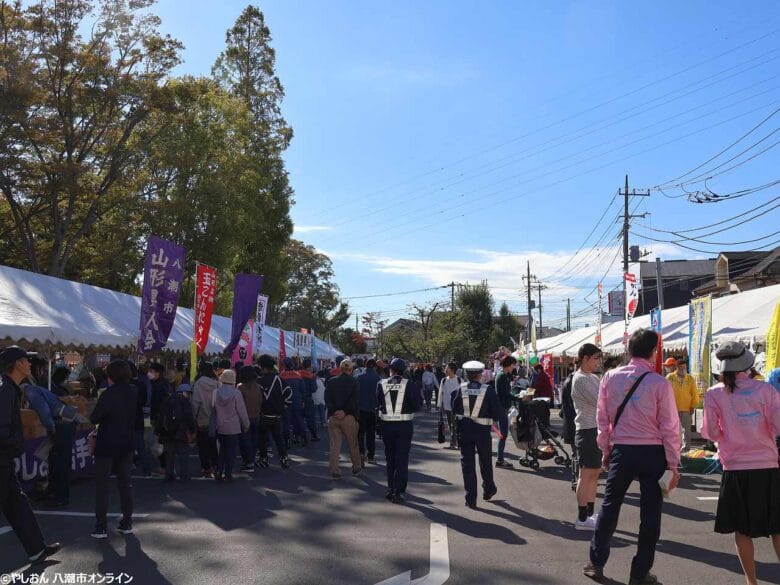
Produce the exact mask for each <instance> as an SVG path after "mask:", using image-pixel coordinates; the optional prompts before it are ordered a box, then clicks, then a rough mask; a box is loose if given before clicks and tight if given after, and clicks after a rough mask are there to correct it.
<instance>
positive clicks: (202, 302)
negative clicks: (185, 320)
mask: <svg viewBox="0 0 780 585" xmlns="http://www.w3.org/2000/svg"><path fill="white" fill-rule="evenodd" d="M216 290H217V269H216V268H213V267H211V266H207V265H206V264H201V263H200V262H198V264H197V266H196V277H195V345H196V347H197V352H198V355H202V354H203V352H204V351H206V346H207V345H208V343H209V332H210V331H211V316H212V315H213V314H214V296H215V294H216Z"/></svg>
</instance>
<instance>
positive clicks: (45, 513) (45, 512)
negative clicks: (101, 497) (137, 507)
mask: <svg viewBox="0 0 780 585" xmlns="http://www.w3.org/2000/svg"><path fill="white" fill-rule="evenodd" d="M33 511H34V512H35V513H36V514H37V515H38V516H69V517H75V518H94V517H95V513H94V512H66V511H60V510H33ZM148 516H149V514H135V513H134V514H133V518H147V517H148ZM108 517H109V518H121V517H122V514H108Z"/></svg>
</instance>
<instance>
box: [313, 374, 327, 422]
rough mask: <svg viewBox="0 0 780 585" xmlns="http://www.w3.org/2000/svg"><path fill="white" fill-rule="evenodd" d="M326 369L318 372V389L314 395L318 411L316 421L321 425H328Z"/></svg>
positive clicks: (315, 406)
mask: <svg viewBox="0 0 780 585" xmlns="http://www.w3.org/2000/svg"><path fill="white" fill-rule="evenodd" d="M325 373H326V372H325V371H321V372H318V373H317V391H316V392H315V393H314V395H313V396H312V399H313V400H314V408H315V411H316V419H315V420H316V422H318V423H319V424H320V426H321V427H327V426H328V417H327V413H326V410H327V409H326V408H325Z"/></svg>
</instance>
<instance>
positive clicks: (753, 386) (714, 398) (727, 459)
mask: <svg viewBox="0 0 780 585" xmlns="http://www.w3.org/2000/svg"><path fill="white" fill-rule="evenodd" d="M701 434H702V435H704V436H705V437H707V438H708V439H709V440H710V441H715V442H717V443H718V454H719V456H720V462H721V463H722V464H723V469H725V470H740V469H772V468H775V467H777V446H776V444H775V437H776V436H777V435H780V393H778V392H777V391H776V390H775V389H774V388H773V387H772V386H771V385H770V384H767V383H766V382H760V381H758V380H751V379H750V378H749V377H748V375H747V374H745V373H744V372H742V373H740V374H737V388H736V390H735V391H734V392H733V393H731V392H728V391H727V390H726V388H725V387H724V386H723V384H717V385H715V386H713V387H712V388H710V389H709V390H708V391H707V393H706V394H705V395H704V424H703V426H702V429H701Z"/></svg>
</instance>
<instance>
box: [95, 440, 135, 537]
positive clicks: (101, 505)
mask: <svg viewBox="0 0 780 585" xmlns="http://www.w3.org/2000/svg"><path fill="white" fill-rule="evenodd" d="M132 464H133V454H132V453H125V454H124V455H115V456H113V457H103V456H95V525H96V527H97V528H102V529H106V528H108V479H109V476H110V475H111V472H112V471H113V472H114V473H116V483H117V486H118V487H119V503H120V506H121V509H122V521H123V522H130V521H132V518H133V483H132V481H131V479H130V468H131V466H132Z"/></svg>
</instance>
